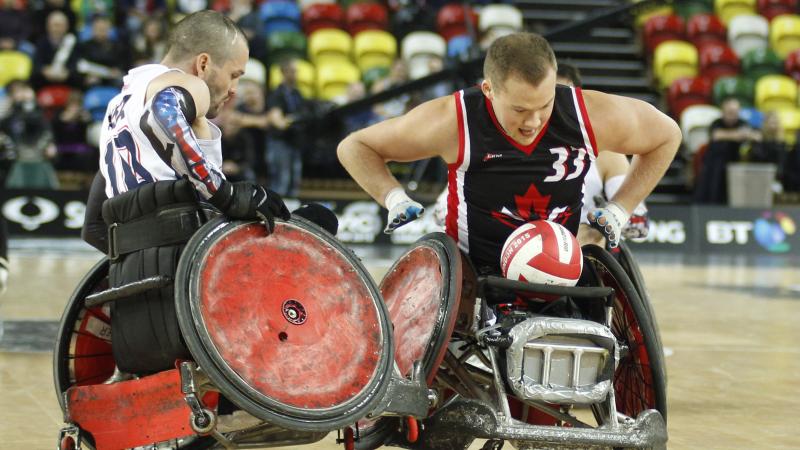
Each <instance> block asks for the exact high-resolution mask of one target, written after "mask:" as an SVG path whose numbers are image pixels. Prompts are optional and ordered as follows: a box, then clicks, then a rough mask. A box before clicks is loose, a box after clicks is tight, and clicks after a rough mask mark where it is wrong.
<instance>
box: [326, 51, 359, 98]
mask: <svg viewBox="0 0 800 450" xmlns="http://www.w3.org/2000/svg"><path fill="white" fill-rule="evenodd" d="M360 79H361V72H359V71H358V67H356V66H354V65H353V64H351V63H349V62H347V61H333V62H328V63H325V64H320V65H318V66H317V97H318V98H319V99H321V100H333V99H334V98H336V97H338V96H340V95H343V94H345V93H346V92H347V87H348V86H350V83H354V82H356V81H359V80H360Z"/></svg>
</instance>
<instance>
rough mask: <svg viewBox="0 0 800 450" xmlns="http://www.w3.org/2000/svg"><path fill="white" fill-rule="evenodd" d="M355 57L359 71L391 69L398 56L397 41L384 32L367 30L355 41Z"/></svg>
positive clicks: (358, 35) (356, 37)
mask: <svg viewBox="0 0 800 450" xmlns="http://www.w3.org/2000/svg"><path fill="white" fill-rule="evenodd" d="M353 56H354V59H355V61H356V65H357V66H358V68H359V70H361V71H362V72H365V71H367V70H369V69H372V68H373V67H390V66H391V65H392V62H393V61H394V58H395V57H396V56H397V40H396V39H395V38H394V36H393V35H392V34H391V33H389V32H386V31H383V30H365V31H362V32H360V33H358V34H357V35H356V36H355V39H354V40H353Z"/></svg>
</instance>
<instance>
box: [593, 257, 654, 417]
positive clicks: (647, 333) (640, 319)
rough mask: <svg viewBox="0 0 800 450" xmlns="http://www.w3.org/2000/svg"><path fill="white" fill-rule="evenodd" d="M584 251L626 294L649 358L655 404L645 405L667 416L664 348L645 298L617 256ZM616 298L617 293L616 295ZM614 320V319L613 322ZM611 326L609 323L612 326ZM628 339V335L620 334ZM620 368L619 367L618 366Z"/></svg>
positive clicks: (628, 412)
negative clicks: (643, 299) (642, 297)
mask: <svg viewBox="0 0 800 450" xmlns="http://www.w3.org/2000/svg"><path fill="white" fill-rule="evenodd" d="M583 255H584V257H585V258H586V259H587V262H588V263H590V264H592V265H593V266H594V267H595V270H597V271H598V273H599V272H601V271H603V272H605V273H607V274H608V275H609V276H610V277H611V278H613V280H614V281H615V283H616V286H612V287H614V288H615V289H617V288H618V289H619V290H621V291H622V292H623V293H624V294H625V295H624V298H625V299H627V305H628V306H629V307H630V308H631V311H632V313H633V316H634V317H633V319H634V320H635V321H636V322H637V324H638V326H639V329H640V331H641V335H642V339H643V341H644V349H645V351H646V352H647V358H648V359H649V361H650V377H651V379H652V383H653V392H652V395H653V399H654V404H652V405H648V406H647V408H643V409H642V410H641V411H643V410H644V409H651V408H652V409H656V410H658V411H659V412H660V413H661V415H662V416H663V417H664V420H665V421H666V419H667V395H666V387H667V386H666V376H665V373H666V369H665V367H666V366H665V363H664V350H663V348H662V347H661V342H660V339H659V338H658V330H657V329H656V328H655V326H654V325H653V323H652V319H651V317H652V316H651V315H650V314H649V310H648V308H647V306H646V305H645V303H644V301H642V299H641V298H640V297H639V294H638V293H637V290H636V288H635V287H634V285H633V282H632V281H631V279H630V278H629V277H628V275H627V274H626V272H625V270H623V268H622V266H621V265H620V264H619V263H618V262H617V260H616V259H615V258H614V257H613V256H612V255H611V254H610V253H608V252H607V251H605V250H604V249H602V248H600V247H598V246H596V245H586V246H584V247H583ZM598 284H599V285H603V286H605V285H606V283H605V282H603V281H601V280H598ZM617 299H618V300H619V299H620V297H619V296H617ZM617 305H619V302H615V314H614V320H615V321H616V320H617V318H618V317H619V314H618V311H617V308H616V306H617ZM615 323H616V322H615ZM613 328H614V327H612V329H613ZM617 339H620V337H619V336H617ZM622 340H624V341H625V342H626V344H627V343H628V342H627V338H624V337H623V338H622ZM629 350H630V351H629V357H630V355H633V354H634V350H635V349H633V348H631V347H630V345H629ZM624 363H625V361H624V360H623V361H621V362H620V367H622V366H623V364H624ZM618 370H619V369H618ZM615 376H616V374H615ZM620 397H621V395H620V394H619V393H617V400H619V399H620ZM641 411H620V412H623V413H625V414H627V415H629V416H632V417H636V416H637V415H638V414H639V413H640V412H641Z"/></svg>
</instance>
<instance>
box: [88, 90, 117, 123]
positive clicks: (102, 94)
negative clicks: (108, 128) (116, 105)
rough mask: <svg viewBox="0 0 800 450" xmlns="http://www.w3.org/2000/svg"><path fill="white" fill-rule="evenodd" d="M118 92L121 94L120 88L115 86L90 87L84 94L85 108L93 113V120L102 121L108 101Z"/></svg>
mask: <svg viewBox="0 0 800 450" xmlns="http://www.w3.org/2000/svg"><path fill="white" fill-rule="evenodd" d="M117 94H119V89H117V88H114V87H108V86H95V87H93V88H89V89H88V90H87V91H86V93H85V94H84V95H83V109H85V110H86V111H88V112H89V114H91V116H92V120H95V121H102V120H103V116H105V114H106V106H108V102H110V101H111V99H112V98H114V96H115V95H117Z"/></svg>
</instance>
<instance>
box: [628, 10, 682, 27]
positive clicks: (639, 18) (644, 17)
mask: <svg viewBox="0 0 800 450" xmlns="http://www.w3.org/2000/svg"><path fill="white" fill-rule="evenodd" d="M673 13H674V11H673V10H672V7H671V6H657V7H648V8H646V9H644V10H643V11H642V12H640V13H639V14H637V15H636V27H637V28H642V27H643V26H644V24H645V22H647V21H648V20H650V19H651V18H653V17H656V16H669V15H672V14H673Z"/></svg>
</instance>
